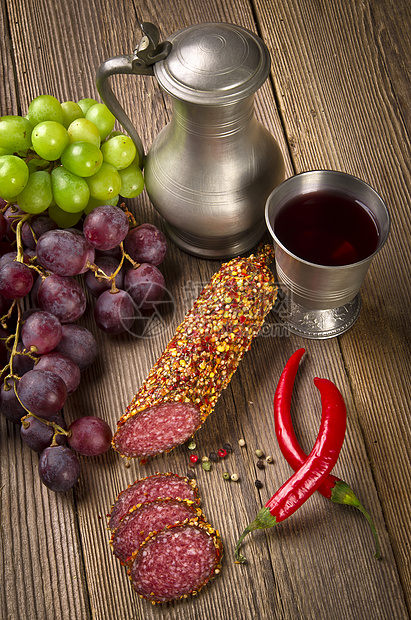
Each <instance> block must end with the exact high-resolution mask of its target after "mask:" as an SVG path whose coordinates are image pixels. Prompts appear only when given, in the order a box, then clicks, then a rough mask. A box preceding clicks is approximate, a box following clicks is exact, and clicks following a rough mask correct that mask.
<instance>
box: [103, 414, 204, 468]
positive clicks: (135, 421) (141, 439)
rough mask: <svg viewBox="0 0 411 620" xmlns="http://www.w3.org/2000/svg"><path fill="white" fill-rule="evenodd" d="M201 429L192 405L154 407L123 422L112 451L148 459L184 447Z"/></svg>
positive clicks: (199, 415) (197, 415)
mask: <svg viewBox="0 0 411 620" xmlns="http://www.w3.org/2000/svg"><path fill="white" fill-rule="evenodd" d="M200 425H201V414H200V410H199V408H198V407H197V406H196V405H194V404H193V403H179V402H174V403H164V404H161V405H154V406H153V407H148V408H147V409H145V410H144V411H141V412H140V413H137V414H136V415H134V416H133V417H132V418H129V419H128V420H126V421H125V422H124V424H123V426H122V427H121V429H120V430H119V431H118V434H117V436H116V445H115V447H116V450H118V451H120V452H121V453H122V454H126V455H127V456H128V457H129V458H131V457H139V458H147V457H150V456H154V455H156V454H159V453H160V452H169V451H170V450H172V449H173V448H174V447H175V446H176V444H182V443H184V442H185V441H187V439H189V438H190V437H191V436H192V435H193V433H194V432H195V431H196V430H197V429H198V428H199V426H200Z"/></svg>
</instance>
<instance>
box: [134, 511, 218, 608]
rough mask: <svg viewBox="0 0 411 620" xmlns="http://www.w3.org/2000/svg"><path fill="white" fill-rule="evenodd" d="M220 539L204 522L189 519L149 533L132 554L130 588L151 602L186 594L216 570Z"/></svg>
mask: <svg viewBox="0 0 411 620" xmlns="http://www.w3.org/2000/svg"><path fill="white" fill-rule="evenodd" d="M222 551H223V550H222V543H221V539H220V536H219V534H218V532H217V531H216V530H214V529H213V528H212V527H211V525H209V524H208V523H203V522H201V521H199V520H198V519H193V520H192V521H189V522H187V523H179V524H176V525H173V526H171V527H167V528H166V529H164V530H162V531H161V532H158V533H155V534H151V535H150V536H149V537H148V538H147V539H146V541H145V542H144V543H143V544H142V545H141V546H140V547H139V549H138V551H137V552H135V553H134V554H133V556H132V561H131V564H130V568H129V570H128V574H129V577H130V579H131V583H132V586H133V588H134V590H135V591H136V592H137V593H138V594H139V596H140V597H141V598H145V599H148V600H150V601H152V602H153V603H166V602H168V601H172V600H174V599H179V598H182V597H184V598H186V597H187V596H188V595H189V594H197V592H198V591H199V590H200V589H201V588H202V587H203V586H204V585H205V584H206V583H207V582H208V581H209V580H210V579H211V578H212V577H214V576H215V575H216V574H217V573H219V572H220V567H221V557H222Z"/></svg>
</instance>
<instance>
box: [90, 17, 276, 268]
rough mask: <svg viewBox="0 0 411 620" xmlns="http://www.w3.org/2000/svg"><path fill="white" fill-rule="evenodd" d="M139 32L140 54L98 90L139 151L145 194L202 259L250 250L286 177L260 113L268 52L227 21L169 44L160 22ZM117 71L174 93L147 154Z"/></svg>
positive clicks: (122, 61) (102, 74)
mask: <svg viewBox="0 0 411 620" xmlns="http://www.w3.org/2000/svg"><path fill="white" fill-rule="evenodd" d="M141 29H142V32H143V37H142V39H141V41H140V44H139V45H138V47H137V48H136V50H135V51H134V53H133V54H132V55H125V56H117V57H114V58H111V59H109V60H107V61H106V62H104V63H103V64H102V65H101V66H100V68H99V70H98V73H97V88H98V91H99V93H100V96H101V98H102V100H103V101H104V102H105V104H106V105H107V106H108V108H109V109H110V110H111V111H112V112H113V114H114V115H115V116H116V118H117V119H118V121H119V122H120V123H121V124H122V125H123V127H124V128H125V130H126V131H127V132H128V134H129V135H130V137H131V138H132V139H133V141H134V143H135V145H136V147H137V150H138V152H139V156H140V163H141V165H142V166H143V165H144V178H145V185H146V190H147V193H148V195H149V198H150V200H151V202H152V204H153V206H154V207H155V209H156V210H157V211H158V212H159V213H160V214H161V216H162V217H163V218H164V220H165V227H166V229H167V233H168V235H169V237H170V238H171V239H172V241H174V243H175V244H176V245H177V246H178V247H180V248H181V249H183V250H185V251H186V252H188V253H190V254H194V255H196V256H200V257H203V258H213V259H220V258H221V259H225V258H230V257H232V256H235V255H238V254H241V253H243V252H246V251H248V250H249V249H251V248H252V247H253V246H254V245H256V244H257V243H258V241H259V240H260V239H261V237H262V236H263V234H264V232H265V231H266V224H265V218H264V208H265V202H266V199H267V198H268V196H269V194H270V193H271V191H272V190H273V189H274V188H275V187H276V186H277V185H279V183H280V182H281V181H283V180H284V175H285V172H284V161H283V158H282V155H281V151H280V148H279V146H278V144H277V142H276V141H275V139H274V138H273V136H272V135H271V134H270V133H269V131H268V130H267V129H266V128H265V127H264V126H263V125H262V124H261V123H259V122H258V121H257V120H256V118H255V116H254V94H255V92H256V91H257V90H258V89H259V88H260V86H261V85H262V84H263V83H264V82H265V80H266V78H267V77H268V74H269V70H270V56H269V52H268V49H267V47H266V46H265V44H264V43H263V41H262V40H261V39H260V38H259V37H258V36H256V35H255V34H254V33H252V32H250V31H248V30H246V29H244V28H242V27H239V26H236V25H233V24H227V23H206V24H198V25H194V26H191V27H189V28H185V29H184V30H180V31H179V32H176V33H175V34H173V35H171V36H170V37H169V38H168V40H166V41H163V42H161V43H160V42H159V41H160V36H159V32H158V29H157V27H156V26H154V25H153V24H150V23H148V22H145V23H143V24H141ZM116 73H123V74H124V73H132V74H141V75H154V76H155V77H156V79H157V82H158V84H159V85H160V87H161V88H162V89H163V90H164V91H165V92H166V93H168V95H169V96H170V97H171V100H172V108H173V116H172V119H171V121H170V123H169V124H168V125H167V126H166V127H165V128H164V129H162V130H161V131H160V133H159V135H158V136H157V137H156V138H155V140H154V142H153V144H152V146H151V148H150V149H149V151H148V153H147V155H144V149H143V145H142V143H141V139H140V137H139V135H138V133H137V132H136V130H135V128H134V126H133V124H132V123H131V121H130V119H129V118H128V117H127V115H126V113H125V112H124V110H123V108H122V107H121V106H120V104H119V102H118V100H117V99H116V97H115V96H114V94H113V91H112V89H111V87H110V86H109V83H108V80H107V78H108V77H110V76H111V75H114V74H116Z"/></svg>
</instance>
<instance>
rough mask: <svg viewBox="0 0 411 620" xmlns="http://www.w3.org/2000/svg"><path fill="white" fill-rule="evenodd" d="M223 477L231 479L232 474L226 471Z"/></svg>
mask: <svg viewBox="0 0 411 620" xmlns="http://www.w3.org/2000/svg"><path fill="white" fill-rule="evenodd" d="M223 478H224V480H230V474H229V473H228V471H225V472H224V473H223Z"/></svg>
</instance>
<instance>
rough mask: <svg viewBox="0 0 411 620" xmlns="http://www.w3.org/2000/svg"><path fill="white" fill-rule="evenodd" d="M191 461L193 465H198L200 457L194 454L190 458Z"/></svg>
mask: <svg viewBox="0 0 411 620" xmlns="http://www.w3.org/2000/svg"><path fill="white" fill-rule="evenodd" d="M190 461H191V462H192V463H197V461H198V456H197V455H196V454H192V455H191V456H190Z"/></svg>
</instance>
